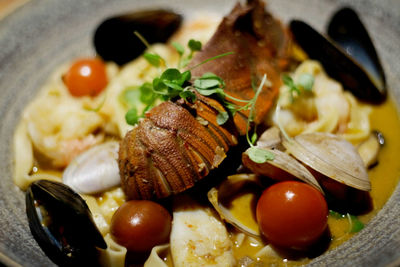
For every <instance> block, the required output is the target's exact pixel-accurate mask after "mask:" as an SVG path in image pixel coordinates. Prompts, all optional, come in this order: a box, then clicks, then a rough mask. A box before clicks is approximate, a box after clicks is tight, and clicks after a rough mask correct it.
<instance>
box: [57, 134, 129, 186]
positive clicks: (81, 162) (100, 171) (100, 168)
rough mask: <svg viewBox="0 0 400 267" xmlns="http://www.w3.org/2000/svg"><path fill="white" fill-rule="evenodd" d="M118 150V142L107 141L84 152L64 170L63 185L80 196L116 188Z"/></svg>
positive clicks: (119, 180)
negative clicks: (80, 194)
mask: <svg viewBox="0 0 400 267" xmlns="http://www.w3.org/2000/svg"><path fill="white" fill-rule="evenodd" d="M118 149H119V144H118V142H116V141H109V142H106V143H103V144H101V145H97V146H94V147H92V148H90V149H88V150H86V151H84V152H83V153H81V154H80V155H78V156H77V157H76V158H74V159H73V160H72V161H71V163H70V164H69V165H68V166H67V168H66V169H65V171H64V173H63V182H64V184H66V185H68V186H70V187H71V188H72V189H73V190H75V191H76V192H78V193H82V194H95V193H100V192H103V191H105V190H107V189H110V188H112V187H115V186H118V185H119V184H120V182H121V179H120V176H119V169H118V163H117V159H118Z"/></svg>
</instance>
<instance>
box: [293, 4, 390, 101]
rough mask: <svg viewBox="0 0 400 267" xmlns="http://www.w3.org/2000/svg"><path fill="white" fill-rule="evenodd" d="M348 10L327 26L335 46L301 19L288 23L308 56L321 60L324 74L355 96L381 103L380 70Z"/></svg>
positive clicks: (383, 96) (383, 83)
mask: <svg viewBox="0 0 400 267" xmlns="http://www.w3.org/2000/svg"><path fill="white" fill-rule="evenodd" d="M349 10H350V9H345V10H344V11H339V12H338V13H337V14H336V15H335V16H334V17H333V19H332V22H331V24H330V26H329V34H330V36H331V37H333V38H334V39H335V40H337V41H338V44H336V43H334V42H333V41H331V40H329V39H328V38H327V37H325V36H323V35H322V34H320V33H318V32H317V31H316V30H314V29H313V28H312V27H311V26H310V25H308V24H306V23H305V22H303V21H300V20H293V21H291V22H290V29H291V32H292V33H293V35H294V37H295V39H296V41H297V42H298V44H299V45H300V46H301V47H302V48H303V50H304V51H305V52H306V53H307V54H308V56H309V57H310V58H312V59H316V60H318V61H320V62H321V63H322V65H323V66H324V68H325V70H326V72H327V73H328V74H329V75H330V76H331V77H332V78H334V79H336V80H338V81H340V82H341V83H342V84H343V86H344V87H345V88H346V89H348V90H350V91H351V92H352V93H353V94H354V95H355V96H356V97H358V98H359V99H360V100H363V101H367V102H370V103H381V102H382V101H384V100H385V99H386V95H387V91H386V81H385V76H384V73H383V68H382V67H381V65H380V63H379V60H378V56H377V54H376V51H375V48H374V46H373V44H372V42H371V40H370V38H369V36H368V33H367V31H366V29H365V28H364V26H363V24H362V23H361V21H360V19H359V18H358V16H357V14H356V13H355V12H354V11H349ZM339 45H343V49H342V48H340V47H339ZM345 51H352V52H349V53H347V52H345ZM359 55H360V56H359Z"/></svg>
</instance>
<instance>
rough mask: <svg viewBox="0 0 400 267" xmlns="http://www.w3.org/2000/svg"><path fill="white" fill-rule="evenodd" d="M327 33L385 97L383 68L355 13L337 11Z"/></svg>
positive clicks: (344, 9) (347, 8)
mask: <svg viewBox="0 0 400 267" xmlns="http://www.w3.org/2000/svg"><path fill="white" fill-rule="evenodd" d="M327 33H328V36H329V37H330V38H332V40H334V41H335V42H336V44H338V45H339V46H340V47H341V48H343V51H344V52H346V53H347V54H348V55H349V56H350V57H352V58H354V59H355V60H356V61H357V62H358V63H359V64H360V65H361V66H363V68H364V69H365V70H366V71H367V72H368V75H370V76H371V77H372V79H371V80H372V82H374V83H375V85H376V87H377V88H378V89H379V91H380V92H381V93H382V94H383V95H385V94H386V78H385V73H384V71H383V67H382V65H381V63H380V60H379V57H378V54H377V52H376V50H375V47H374V44H373V43H372V40H371V38H370V37H369V34H368V31H367V29H366V28H365V27H364V24H363V23H362V22H361V20H360V18H359V17H358V15H357V13H356V12H355V11H354V10H353V9H351V8H349V7H345V8H342V9H340V10H338V11H337V12H336V13H335V14H334V15H333V17H332V18H331V20H330V22H329V25H328V30H327Z"/></svg>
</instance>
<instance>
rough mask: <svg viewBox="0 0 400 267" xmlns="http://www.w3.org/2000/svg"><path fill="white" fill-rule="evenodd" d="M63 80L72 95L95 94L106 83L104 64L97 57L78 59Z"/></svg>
mask: <svg viewBox="0 0 400 267" xmlns="http://www.w3.org/2000/svg"><path fill="white" fill-rule="evenodd" d="M63 81H64V83H65V85H66V86H67V88H68V91H69V92H70V93H71V95H73V96H76V97H80V96H96V95H98V94H99V93H100V92H101V91H103V90H104V88H105V87H106V85H107V83H108V79H107V73H106V67H105V64H104V63H103V61H101V60H100V59H97V58H83V59H79V60H77V61H75V62H74V63H73V64H72V65H71V67H70V68H69V70H68V71H67V73H66V74H65V75H64V77H63Z"/></svg>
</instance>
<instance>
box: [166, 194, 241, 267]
mask: <svg viewBox="0 0 400 267" xmlns="http://www.w3.org/2000/svg"><path fill="white" fill-rule="evenodd" d="M177 202H178V203H180V204H178V206H177V205H175V208H174V212H173V224H172V231H171V239H170V244H171V254H172V259H173V262H174V266H176V267H181V266H182V267H183V266H185V267H190V266H235V258H234V257H233V251H232V247H233V244H232V242H231V240H230V239H229V236H228V232H227V230H226V228H225V225H224V224H223V222H221V220H220V219H218V218H217V217H216V216H215V215H214V214H213V212H212V211H211V209H210V208H205V207H202V206H201V205H199V204H197V203H195V202H194V201H192V200H190V199H189V198H184V199H179V200H178V201H177ZM182 203H184V204H182Z"/></svg>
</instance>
